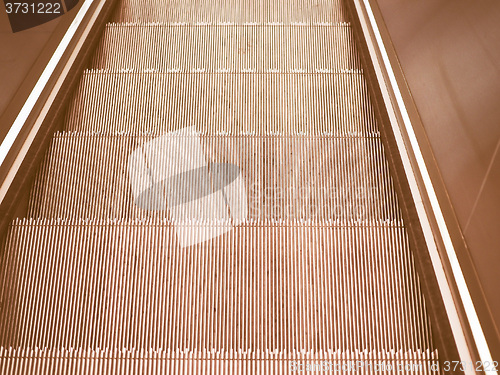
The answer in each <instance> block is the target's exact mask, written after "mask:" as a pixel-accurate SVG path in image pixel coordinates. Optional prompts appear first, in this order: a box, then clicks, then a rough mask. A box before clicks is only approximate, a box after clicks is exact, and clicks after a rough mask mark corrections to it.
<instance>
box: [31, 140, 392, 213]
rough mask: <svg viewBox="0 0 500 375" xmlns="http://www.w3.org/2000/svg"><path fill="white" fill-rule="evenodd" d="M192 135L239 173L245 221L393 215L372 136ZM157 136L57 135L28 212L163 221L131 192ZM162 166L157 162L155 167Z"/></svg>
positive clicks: (208, 152)
mask: <svg viewBox="0 0 500 375" xmlns="http://www.w3.org/2000/svg"><path fill="white" fill-rule="evenodd" d="M185 137H189V136H185ZM199 137H200V141H201V145H202V148H203V150H204V153H205V155H206V157H207V159H208V161H209V162H212V163H231V164H233V165H235V166H237V167H238V168H239V169H240V171H241V174H242V177H243V181H244V186H245V188H246V196H247V200H248V202H247V205H248V217H249V218H255V219H257V218H276V219H279V218H284V219H339V220H367V219H379V220H395V219H399V218H400V212H399V207H398V205H397V199H396V195H395V192H394V190H393V188H392V179H391V177H390V176H389V170H388V166H387V163H386V161H385V157H384V152H383V146H382V142H381V140H380V139H379V137H378V136H369V137H357V136H350V137H333V136H288V137H284V136H251V135H249V136H223V135H219V136H211V135H200V136H199ZM156 138H157V135H156V136H155V135H144V134H142V135H132V134H116V133H115V134H93V133H83V134H82V133H59V134H56V135H55V137H54V140H53V143H52V145H51V148H50V150H49V152H48V154H47V156H46V158H45V162H44V163H43V165H42V167H41V169H40V172H39V174H38V177H37V180H36V182H35V187H34V190H33V195H32V198H31V203H30V211H29V212H30V213H29V215H30V216H31V217H35V218H37V217H45V218H70V217H71V218H114V217H116V218H139V217H168V215H169V212H168V211H151V210H144V209H142V208H141V207H139V206H138V205H137V204H135V201H134V196H133V194H132V185H131V184H132V181H131V179H130V174H129V158H130V156H131V154H132V153H133V151H134V150H136V149H138V148H139V147H141V146H142V145H143V144H145V143H146V142H148V141H151V140H153V139H156ZM169 147H171V146H170V145H165V146H164V148H162V150H161V152H163V153H166V154H168V148H169ZM168 167H169V166H168V165H166V164H164V165H161V166H160V167H159V168H161V169H162V170H165V169H166V168H168ZM158 174H159V175H164V173H158ZM159 182H160V181H159ZM165 188H167V187H165ZM186 215H188V214H186ZM198 218H199V217H198Z"/></svg>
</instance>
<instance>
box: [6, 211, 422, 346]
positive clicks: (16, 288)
mask: <svg viewBox="0 0 500 375" xmlns="http://www.w3.org/2000/svg"><path fill="white" fill-rule="evenodd" d="M174 225H183V226H184V228H189V229H190V230H192V231H193V233H196V232H197V231H199V230H202V229H203V227H204V225H201V224H200V225H198V224H196V223H181V222H174V223H173V222H170V221H165V220H146V221H144V220H142V221H141V220H131V221H127V220H123V221H122V220H105V221H103V220H47V219H43V220H29V219H23V220H17V221H15V222H14V223H13V225H12V227H11V229H10V233H9V237H8V241H7V247H6V253H5V267H4V271H3V274H2V275H0V277H1V279H0V282H1V284H0V285H1V288H2V289H1V293H2V295H1V298H2V301H3V306H4V308H3V309H2V314H3V316H2V318H3V319H2V324H3V325H2V326H1V329H0V337H1V339H2V346H3V347H14V348H16V347H24V348H33V349H34V348H36V347H38V348H108V349H120V348H130V349H132V348H135V349H137V350H139V349H145V350H148V349H150V348H152V349H170V350H175V349H177V348H178V349H187V350H192V351H195V350H212V349H215V350H223V351H228V350H233V351H238V350H240V349H241V350H246V349H250V350H260V351H265V350H285V351H288V352H290V351H293V350H296V351H300V350H312V351H315V352H318V351H321V350H323V351H328V350H342V351H343V350H355V349H358V350H365V349H366V350H369V351H374V350H375V351H379V350H386V351H389V350H396V351H397V350H403V351H407V350H418V349H420V350H426V349H429V348H432V343H431V342H430V336H429V322H428V318H427V315H426V312H425V305H424V300H423V298H422V294H421V290H420V284H419V280H418V277H417V274H416V272H415V267H414V262H413V260H412V257H411V255H410V252H409V249H408V240H407V237H406V234H405V230H404V228H403V227H402V225H401V223H400V222H392V223H385V224H381V223H377V222H373V221H368V222H363V223H359V224H351V225H339V224H335V223H330V222H315V223H304V222H296V221H282V222H274V221H253V222H246V223H243V224H242V225H240V226H237V227H234V228H233V229H232V230H230V231H229V232H227V233H225V234H224V235H222V236H220V237H217V238H215V239H212V240H209V241H206V242H204V243H199V244H196V245H193V246H191V247H188V248H180V247H179V243H178V239H177V237H176V232H175V230H174V229H175V227H174ZM219 225H225V223H224V222H221V223H219ZM6 317H9V318H8V319H6Z"/></svg>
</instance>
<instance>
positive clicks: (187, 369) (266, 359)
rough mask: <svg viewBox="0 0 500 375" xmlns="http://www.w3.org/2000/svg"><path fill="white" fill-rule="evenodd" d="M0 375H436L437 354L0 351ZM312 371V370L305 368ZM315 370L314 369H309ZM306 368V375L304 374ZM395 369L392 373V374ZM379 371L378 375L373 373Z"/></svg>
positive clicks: (413, 352)
mask: <svg viewBox="0 0 500 375" xmlns="http://www.w3.org/2000/svg"><path fill="white" fill-rule="evenodd" d="M0 358H2V360H1V361H0V371H2V374H5V375H10V374H13V375H17V374H19V373H23V372H24V373H29V374H31V373H33V370H34V369H39V370H40V371H39V373H40V374H51V375H52V374H56V373H61V372H62V373H64V374H75V375H77V374H102V373H103V370H104V369H105V370H106V374H123V373H124V372H126V371H127V370H128V371H129V372H130V373H148V374H165V373H167V374H189V375H190V374H217V375H218V374H234V375H240V374H241V375H243V374H252V375H253V374H289V373H290V372H292V371H294V370H295V371H300V370H301V369H302V372H305V371H307V373H314V372H313V371H314V369H317V371H316V373H317V374H319V373H343V374H356V375H373V374H395V373H396V374H397V373H399V374H402V373H404V374H418V375H427V374H429V375H430V374H432V375H438V374H439V370H438V369H439V362H438V360H437V354H436V353H435V352H432V353H431V352H429V351H425V352H422V351H420V350H416V351H408V352H402V351H399V352H386V351H377V352H357V351H352V352H351V351H343V352H341V351H337V352H317V353H314V352H303V353H298V352H291V353H287V352H279V351H278V352H272V351H269V352H258V351H255V352H254V351H243V350H242V351H239V352H231V351H228V352H221V351H211V352H209V351H199V352H191V351H184V350H178V351H163V350H147V351H146V350H125V349H123V350H92V349H89V350H86V349H83V348H82V349H78V350H46V349H38V350H23V349H19V350H14V349H10V350H1V349H0ZM306 366H310V367H306ZM312 366H314V367H312ZM307 368H309V370H306V369H307ZM390 368H391V369H390ZM392 368H394V370H393V369H392ZM375 369H377V370H375Z"/></svg>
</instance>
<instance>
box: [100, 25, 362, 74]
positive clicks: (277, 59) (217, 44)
mask: <svg viewBox="0 0 500 375" xmlns="http://www.w3.org/2000/svg"><path fill="white" fill-rule="evenodd" d="M352 39H353V36H352V32H351V28H350V26H349V25H347V24H341V25H336V26H327V27H325V26H316V27H309V26H286V27H285V26H265V27H264V26H235V25H228V26H200V25H196V26H186V25H162V24H157V23H152V24H142V23H139V24H110V25H107V26H106V29H105V32H104V36H103V38H102V42H101V44H100V45H99V47H98V49H97V52H96V55H95V58H94V60H93V63H92V64H91V66H92V68H97V69H127V68H129V69H139V70H140V69H156V70H160V71H165V70H167V69H181V70H183V71H192V70H195V69H205V70H206V71H208V72H215V71H219V70H229V71H232V72H241V71H242V70H244V69H254V70H255V71H256V72H266V71H268V70H271V69H275V70H278V71H289V70H291V69H304V70H305V71H307V72H314V71H315V70H320V69H327V70H346V69H360V68H361V65H360V62H359V61H358V58H357V54H356V53H355V51H354V48H353V42H352Z"/></svg>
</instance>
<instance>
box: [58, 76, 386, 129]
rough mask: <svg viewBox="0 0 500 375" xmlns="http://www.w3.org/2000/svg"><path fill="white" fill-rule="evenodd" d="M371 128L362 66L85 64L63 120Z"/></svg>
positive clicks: (83, 124) (148, 125) (116, 125)
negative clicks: (284, 68) (202, 68)
mask: <svg viewBox="0 0 500 375" xmlns="http://www.w3.org/2000/svg"><path fill="white" fill-rule="evenodd" d="M193 125H196V126H197V127H198V128H200V129H206V131H209V132H214V131H222V132H228V133H231V134H239V133H242V132H253V133H256V134H267V133H279V134H294V133H299V132H305V133H307V134H325V133H334V134H338V135H343V134H372V133H378V127H377V124H376V120H375V114H374V112H373V108H372V106H371V104H370V100H369V98H368V90H367V87H366V82H365V79H364V77H363V75H362V74H361V73H357V72H350V73H335V74H332V73H315V74H308V73H305V74H303V73H292V74H279V73H265V74H256V73H237V74H228V73H220V74H218V73H213V74H212V73H186V74H183V73H177V72H165V73H157V72H136V73H130V72H126V71H124V72H112V71H107V70H104V71H103V70H99V71H87V72H85V73H84V74H83V77H82V80H81V82H80V85H79V87H78V89H77V90H76V93H75V97H74V100H73V101H72V103H71V104H70V108H69V111H68V116H67V119H66V130H69V131H153V132H160V131H169V130H176V129H180V128H184V127H188V126H193Z"/></svg>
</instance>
